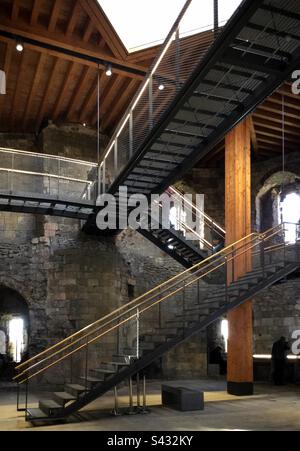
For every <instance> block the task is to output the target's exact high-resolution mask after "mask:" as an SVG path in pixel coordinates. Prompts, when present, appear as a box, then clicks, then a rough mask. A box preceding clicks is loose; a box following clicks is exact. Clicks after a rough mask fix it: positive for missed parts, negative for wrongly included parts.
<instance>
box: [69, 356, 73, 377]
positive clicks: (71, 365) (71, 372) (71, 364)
mask: <svg viewBox="0 0 300 451" xmlns="http://www.w3.org/2000/svg"><path fill="white" fill-rule="evenodd" d="M70 375H71V377H70V381H71V382H70V383H71V384H73V354H72V355H71V357H70Z"/></svg>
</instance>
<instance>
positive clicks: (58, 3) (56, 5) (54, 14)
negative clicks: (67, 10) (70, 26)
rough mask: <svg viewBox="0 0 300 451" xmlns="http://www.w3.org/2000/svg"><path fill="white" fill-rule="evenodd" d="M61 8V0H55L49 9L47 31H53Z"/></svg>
mask: <svg viewBox="0 0 300 451" xmlns="http://www.w3.org/2000/svg"><path fill="white" fill-rule="evenodd" d="M60 8H61V0H55V1H54V4H53V8H52V11H51V16H50V20H49V25H48V31H51V32H54V31H55V28H56V24H57V20H58V16H59V13H60Z"/></svg>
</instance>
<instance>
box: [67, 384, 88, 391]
mask: <svg viewBox="0 0 300 451" xmlns="http://www.w3.org/2000/svg"><path fill="white" fill-rule="evenodd" d="M68 388H70V389H71V390H75V391H86V388H85V387H83V386H82V385H79V384H67V385H66V389H68Z"/></svg>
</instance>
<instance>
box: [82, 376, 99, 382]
mask: <svg viewBox="0 0 300 451" xmlns="http://www.w3.org/2000/svg"><path fill="white" fill-rule="evenodd" d="M80 379H81V380H83V381H85V380H86V381H87V382H96V383H98V382H104V380H103V379H99V378H98V377H93V376H88V377H85V376H81V377H80Z"/></svg>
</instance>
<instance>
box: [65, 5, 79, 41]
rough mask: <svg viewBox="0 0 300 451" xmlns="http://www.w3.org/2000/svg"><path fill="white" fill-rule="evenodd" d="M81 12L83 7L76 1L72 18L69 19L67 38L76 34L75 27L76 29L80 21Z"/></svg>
mask: <svg viewBox="0 0 300 451" xmlns="http://www.w3.org/2000/svg"><path fill="white" fill-rule="evenodd" d="M80 12H81V5H80V4H79V2H78V1H77V0H76V1H75V4H74V8H73V9H72V13H71V16H70V18H69V22H68V25H67V28H66V33H65V35H66V36H67V37H70V36H71V35H72V34H73V33H74V30H75V27H76V25H77V22H78V19H79V15H80Z"/></svg>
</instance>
